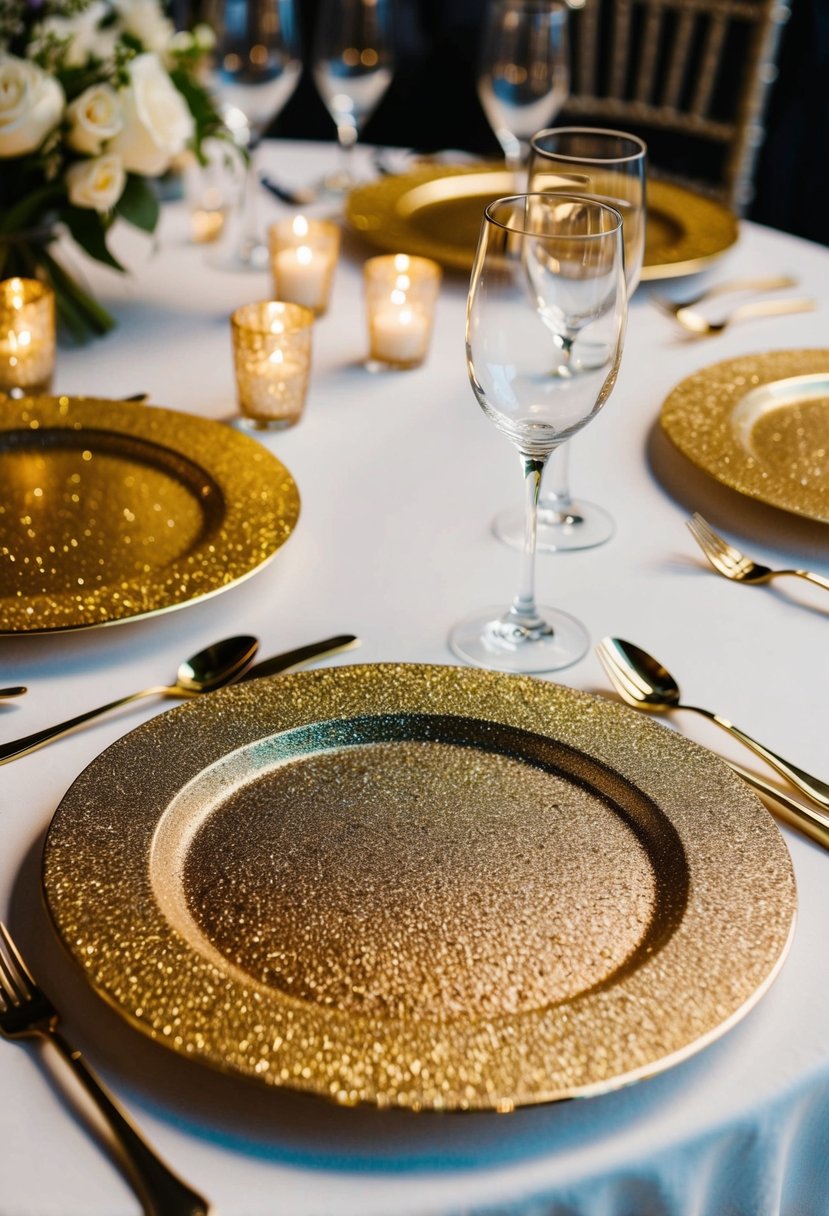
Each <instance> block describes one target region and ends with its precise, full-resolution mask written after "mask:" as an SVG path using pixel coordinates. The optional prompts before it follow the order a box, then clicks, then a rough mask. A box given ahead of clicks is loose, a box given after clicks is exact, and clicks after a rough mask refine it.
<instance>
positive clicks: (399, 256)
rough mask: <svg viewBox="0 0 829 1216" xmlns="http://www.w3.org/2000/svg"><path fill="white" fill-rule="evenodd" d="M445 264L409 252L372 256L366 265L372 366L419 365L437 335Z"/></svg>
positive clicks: (399, 367)
mask: <svg viewBox="0 0 829 1216" xmlns="http://www.w3.org/2000/svg"><path fill="white" fill-rule="evenodd" d="M440 280H441V269H440V266H439V265H438V264H437V262H433V261H432V260H431V259H430V258H419V257H410V256H409V254H407V253H394V254H387V255H384V256H382V257H376V258H369V260H368V261H367V262H366V263H365V265H364V267H363V283H364V287H365V297H366V311H367V317H368V336H369V355H368V367H369V368H370V369H371V370H375V369H377V370H382V369H384V368H395V369H399V370H404V369H406V368H410V367H418V366H419V365H420V364H421V363H422V362H423V360H424V359H425V358H426V355H427V352H428V350H429V343H430V341H431V338H432V325H433V322H434V317H435V304H436V302H437V298H438V290H439V288H440Z"/></svg>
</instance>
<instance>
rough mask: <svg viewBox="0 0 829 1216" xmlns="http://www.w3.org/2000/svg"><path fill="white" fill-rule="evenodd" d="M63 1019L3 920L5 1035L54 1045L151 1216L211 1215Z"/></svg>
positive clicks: (0, 987)
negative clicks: (67, 1033) (71, 1037)
mask: <svg viewBox="0 0 829 1216" xmlns="http://www.w3.org/2000/svg"><path fill="white" fill-rule="evenodd" d="M58 1020H59V1015H58V1012H57V1010H56V1009H55V1007H54V1005H53V1004H52V1002H51V1001H50V1000H49V998H48V997H47V996H46V994H45V993H44V992H43V991H42V989H40V988H39V987H38V986H37V984H36V983H35V981H34V979H33V977H32V975H31V972H30V971H29V969H28V967H27V966H26V964H25V963H24V962H23V959H22V958H21V956H20V952H19V951H18V949H17V947H16V946H15V944H14V942H13V941H12V939H11V936H10V934H9V931H8V929H7V928H6V926H5V925H4V924H3V922H2V921H0V1033H2V1034H3V1035H4V1036H5V1037H6V1038H9V1039H24V1038H36V1037H40V1038H44V1039H48V1040H49V1041H50V1042H52V1043H54V1045H55V1047H57V1049H58V1051H59V1052H60V1054H61V1055H62V1056H63V1058H64V1060H66V1061H67V1063H68V1064H69V1065H70V1066H71V1068H72V1069H73V1071H74V1073H75V1076H76V1077H77V1078H78V1080H79V1081H80V1082H81V1084H82V1085H83V1087H84V1089H85V1090H86V1092H87V1093H88V1094H89V1096H90V1097H91V1098H92V1099H93V1100H94V1101H95V1102H96V1103H97V1105H98V1108H99V1110H100V1111H101V1114H102V1115H103V1116H104V1118H105V1119H106V1121H107V1123H108V1125H109V1128H110V1130H111V1132H112V1134H113V1136H114V1137H115V1140H116V1143H117V1145H118V1147H119V1149H120V1152H121V1156H122V1159H123V1164H124V1167H125V1170H126V1172H127V1174H128V1175H129V1177H130V1179H131V1181H132V1183H133V1186H134V1187H135V1191H136V1194H137V1195H138V1196H139V1198H140V1199H141V1201H142V1203H143V1204H144V1208H145V1211H146V1212H147V1213H148V1216H208V1214H209V1212H210V1207H209V1205H208V1203H207V1201H206V1200H204V1199H202V1197H201V1196H200V1195H197V1194H196V1192H195V1191H193V1190H191V1189H190V1187H188V1186H186V1185H185V1183H183V1182H182V1181H181V1179H179V1178H177V1177H176V1175H175V1174H173V1173H172V1171H171V1170H170V1169H168V1167H167V1166H166V1165H165V1164H164V1162H163V1161H162V1160H161V1159H160V1158H159V1157H157V1156H156V1154H155V1152H154V1151H153V1150H152V1149H151V1148H150V1146H149V1144H148V1143H147V1142H146V1140H144V1139H143V1137H142V1136H141V1134H140V1133H139V1131H138V1129H137V1128H136V1127H135V1125H134V1124H133V1123H132V1122H131V1121H130V1119H129V1118H128V1116H127V1115H126V1113H125V1112H124V1111H123V1110H122V1109H121V1108H120V1107H119V1106H118V1105H117V1103H116V1102H115V1100H114V1098H112V1097H111V1096H110V1094H108V1093H107V1091H106V1090H105V1089H104V1087H103V1085H102V1084H101V1082H100V1081H99V1080H98V1079H97V1077H96V1076H95V1075H94V1074H93V1073H92V1071H91V1070H90V1069H89V1067H88V1066H87V1065H86V1063H85V1062H84V1060H83V1059H82V1057H81V1053H80V1052H79V1051H76V1050H75V1048H74V1047H70V1045H69V1044H68V1043H67V1042H66V1039H64V1037H63V1035H62V1034H61V1033H60V1031H59V1030H58V1028H57V1027H58Z"/></svg>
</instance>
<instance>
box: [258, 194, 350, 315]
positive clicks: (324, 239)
mask: <svg viewBox="0 0 829 1216" xmlns="http://www.w3.org/2000/svg"><path fill="white" fill-rule="evenodd" d="M268 241H269V246H270V259H271V274H272V275H273V285H274V295H275V296H276V298H277V300H287V301H290V302H291V303H293V304H302V305H303V306H304V307H305V308H310V309H312V311H313V312H314V313H315V314H316V315H317V316H318V317H321V316H322V315H323V314H324V313H325V312H326V311H327V309H328V301H329V299H330V297H331V285H332V283H333V282H334V270H335V267H336V265H337V258H338V257H339V254H340V229H339V226H338V225H337V224H335V223H333V222H332V221H331V220H308V219H306V218H305V216H304V215H297V216H294V218H293V219H290V220H282V221H281V222H280V223H278V224H272V225H271V227H270V229H269V230H268Z"/></svg>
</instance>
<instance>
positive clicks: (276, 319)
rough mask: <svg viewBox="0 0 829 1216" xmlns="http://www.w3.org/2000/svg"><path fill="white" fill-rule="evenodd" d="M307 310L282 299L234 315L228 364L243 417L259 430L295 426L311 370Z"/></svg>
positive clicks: (310, 320) (250, 306) (249, 306)
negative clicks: (232, 372)
mask: <svg viewBox="0 0 829 1216" xmlns="http://www.w3.org/2000/svg"><path fill="white" fill-rule="evenodd" d="M313 322H314V314H313V312H312V311H311V309H310V308H304V307H302V306H301V305H300V304H293V303H290V302H286V301H282V300H262V301H259V302H257V303H255V304H245V305H243V306H242V307H241V308H237V309H236V311H235V312H234V313H233V315H232V317H231V319H230V324H231V333H232V337H233V361H234V367H235V370H236V389H237V392H238V397H239V409H240V410H241V412H242V417H243V419H244V420H245V421H247V422H248V423H249V424H250V425H251V426H253V427H255V428H256V429H258V430H282V429H284V428H285V427H289V426H293V425H294V424H295V423H297V422H299V420H300V418H301V417H302V413H303V410H304V409H305V398H306V395H307V392H308V377H309V375H310V371H311V330H312V327H313Z"/></svg>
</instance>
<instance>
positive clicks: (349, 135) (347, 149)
mask: <svg viewBox="0 0 829 1216" xmlns="http://www.w3.org/2000/svg"><path fill="white" fill-rule="evenodd" d="M356 142H357V128H356V127H352V126H349V125H348V124H347V123H340V125H339V126H338V127H337V143H338V144H339V146H340V175H341V176H342V179H343V181H351V179H352V176H353V174H352V166H353V164H354V158H353V156H352V155H351V154H352V151H353V149H354V145H355V144H356Z"/></svg>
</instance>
